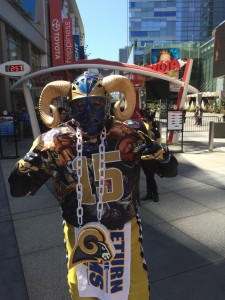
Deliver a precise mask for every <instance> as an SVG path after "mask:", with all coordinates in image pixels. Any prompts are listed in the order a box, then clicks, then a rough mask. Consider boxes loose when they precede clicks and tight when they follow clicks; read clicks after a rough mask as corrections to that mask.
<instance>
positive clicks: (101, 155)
mask: <svg viewBox="0 0 225 300" xmlns="http://www.w3.org/2000/svg"><path fill="white" fill-rule="evenodd" d="M76 138H77V143H76V152H77V157H76V170H77V185H76V193H77V202H78V207H77V221H78V224H79V226H80V227H81V226H82V224H83V213H84V211H83V207H82V197H83V185H82V183H81V176H82V151H83V144H82V133H81V130H80V129H79V128H78V127H77V130H76ZM105 138H106V129H105V128H104V129H103V130H102V133H101V136H100V140H101V143H100V145H99V186H98V188H97V191H98V203H97V219H98V222H100V221H101V218H102V212H103V203H102V197H103V194H104V180H105V144H104V141H105Z"/></svg>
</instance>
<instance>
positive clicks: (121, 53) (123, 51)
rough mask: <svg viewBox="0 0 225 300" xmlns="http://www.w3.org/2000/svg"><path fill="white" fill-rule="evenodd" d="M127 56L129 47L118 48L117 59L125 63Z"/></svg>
mask: <svg viewBox="0 0 225 300" xmlns="http://www.w3.org/2000/svg"><path fill="white" fill-rule="evenodd" d="M128 56H129V47H128V46H126V47H124V48H120V49H119V61H120V62H124V63H126V62H127V60H128Z"/></svg>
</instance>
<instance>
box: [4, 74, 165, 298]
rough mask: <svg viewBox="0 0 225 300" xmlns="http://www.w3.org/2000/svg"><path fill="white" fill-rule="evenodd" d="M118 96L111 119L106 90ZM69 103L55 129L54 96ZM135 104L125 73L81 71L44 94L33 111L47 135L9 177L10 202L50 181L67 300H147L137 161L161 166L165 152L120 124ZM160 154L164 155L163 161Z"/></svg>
mask: <svg viewBox="0 0 225 300" xmlns="http://www.w3.org/2000/svg"><path fill="white" fill-rule="evenodd" d="M112 92H120V93H123V95H124V98H125V108H124V110H123V111H122V110H121V109H120V101H118V102H117V103H116V104H115V106H114V111H113V114H114V116H112V115H111V114H110V107H111V103H110V93H112ZM59 96H64V97H67V99H69V100H68V101H69V103H68V105H69V107H70V109H71V115H72V119H71V120H69V121H68V122H66V123H63V124H59V114H58V111H57V108H56V107H54V106H53V105H51V102H52V100H53V99H54V98H56V97H59ZM135 103H136V95H135V90H134V87H133V85H132V83H131V82H130V81H129V80H128V79H127V78H126V77H124V76H121V75H110V76H107V77H105V78H102V77H101V76H99V75H96V74H90V73H88V72H86V73H84V74H82V75H81V76H79V77H78V78H77V79H76V80H75V81H74V82H73V83H70V82H67V81H55V82H51V83H49V84H47V85H46V86H45V88H44V89H43V91H42V93H41V96H40V102H39V109H40V115H41V118H42V120H43V122H44V124H45V125H46V126H48V127H49V128H51V130H49V131H47V132H45V133H43V134H42V135H40V136H39V137H38V138H37V139H36V140H35V141H34V143H33V146H32V147H31V149H30V151H29V152H28V153H27V154H26V155H25V156H24V158H23V159H21V160H19V161H18V163H17V164H16V165H15V168H14V170H13V171H12V173H11V175H10V177H9V184H10V190H11V194H12V196H14V197H20V196H24V195H34V194H35V193H36V192H37V191H38V189H39V188H40V187H41V186H42V185H43V184H44V183H45V182H46V181H47V180H48V179H49V178H50V177H52V178H53V180H54V186H55V190H56V193H57V197H58V200H59V204H60V206H61V211H62V217H63V219H64V234H65V243H66V249H67V254H68V262H67V266H68V284H69V290H70V294H71V298H72V299H74V300H75V299H76V300H77V299H83V300H91V299H92V300H94V299H101V300H118V299H120V300H137V299H142V300H149V299H150V291H149V280H148V272H147V267H146V263H145V260H144V256H143V249H142V230H141V220H140V217H139V215H138V202H139V177H140V162H141V159H143V161H146V160H147V159H156V160H157V161H158V163H159V164H160V162H161V161H164V163H165V159H167V160H168V155H167V153H166V152H165V150H164V149H163V148H162V147H161V146H159V145H158V144H157V143H156V142H154V141H153V140H151V139H150V138H148V137H147V136H146V135H145V134H144V133H142V132H137V131H135V130H133V129H132V128H130V127H129V126H127V125H125V124H123V121H125V120H127V119H129V118H130V117H131V115H132V114H133V111H134V109H135ZM165 157H166V158H165Z"/></svg>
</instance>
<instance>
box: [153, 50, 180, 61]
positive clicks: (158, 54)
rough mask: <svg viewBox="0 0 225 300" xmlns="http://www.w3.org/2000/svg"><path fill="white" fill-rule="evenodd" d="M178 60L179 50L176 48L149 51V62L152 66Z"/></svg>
mask: <svg viewBox="0 0 225 300" xmlns="http://www.w3.org/2000/svg"><path fill="white" fill-rule="evenodd" d="M179 58H180V49H178V48H167V49H164V48H161V49H152V50H151V62H152V64H155V63H158V62H161V61H166V60H173V59H179Z"/></svg>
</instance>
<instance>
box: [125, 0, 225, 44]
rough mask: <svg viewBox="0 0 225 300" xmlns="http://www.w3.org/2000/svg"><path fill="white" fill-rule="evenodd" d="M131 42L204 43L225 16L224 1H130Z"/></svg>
mask: <svg viewBox="0 0 225 300" xmlns="http://www.w3.org/2000/svg"><path fill="white" fill-rule="evenodd" d="M128 10H129V42H130V45H131V44H133V43H134V42H135V41H137V47H140V46H144V45H146V44H148V43H155V42H189V41H192V42H205V41H206V40H208V38H209V37H211V35H212V30H213V29H214V28H215V27H216V26H218V25H219V24H220V23H221V22H222V21H223V20H224V19H225V1H224V0H164V1H163V0H136V1H133V0H129V8H128Z"/></svg>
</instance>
